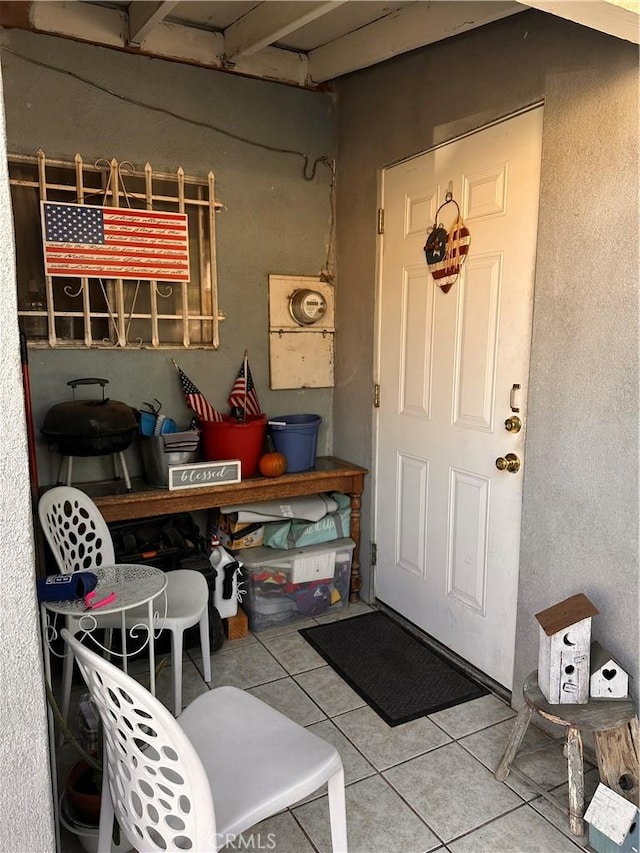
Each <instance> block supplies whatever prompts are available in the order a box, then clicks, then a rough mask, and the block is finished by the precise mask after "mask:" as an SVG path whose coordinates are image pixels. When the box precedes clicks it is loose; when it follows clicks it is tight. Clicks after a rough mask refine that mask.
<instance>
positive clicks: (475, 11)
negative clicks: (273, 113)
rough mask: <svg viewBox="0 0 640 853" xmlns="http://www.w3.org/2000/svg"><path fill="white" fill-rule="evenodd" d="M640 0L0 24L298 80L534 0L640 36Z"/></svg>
mask: <svg viewBox="0 0 640 853" xmlns="http://www.w3.org/2000/svg"><path fill="white" fill-rule="evenodd" d="M639 5H640V3H639V0H585V2H582V0H530V2H528V3H527V4H524V3H519V2H515V0H388V2H379V0H267V2H255V0H196V2H193V0H164V1H163V2H151V0H134V2H130V0H113V2H79V0H71V2H58V0H44V2H40V1H38V2H2V3H0V24H2V26H4V27H20V28H23V29H29V30H33V31H36V32H42V33H49V34H52V35H58V36H63V37H67V38H72V39H76V40H79V41H85V42H90V43H92V44H96V45H102V46H107V47H113V48H116V49H120V50H127V51H130V52H136V53H141V54H144V55H150V56H156V57H162V58H165V59H172V60H176V61H181V62H188V63H192V64H197V65H202V66H205V67H210V68H219V69H222V70H226V71H230V72H236V73H240V74H245V75H249V76H254V77H262V78H266V79H271V80H277V81H280V82H283V83H289V84H294V85H298V86H306V87H311V88H313V87H316V86H318V85H319V84H323V83H325V82H326V81H330V80H332V79H335V78H336V77H340V76H342V75H343V74H348V73H349V72H351V71H356V70H358V69H360V68H366V67H368V66H370V65H374V64H376V63H379V62H383V61H384V60H386V59H389V58H391V57H393V56H396V55H398V54H400V53H404V52H406V51H409V50H414V49H415V48H418V47H422V46H424V45H427V44H432V43H433V42H436V41H440V40H442V39H445V38H449V37H450V36H453V35H457V34H459V33H462V32H465V31H467V30H471V29H475V28H476V27H481V26H484V25H485V24H488V23H491V22H492V21H496V20H498V19H500V18H504V17H507V16H509V15H514V14H517V13H519V12H522V11H523V10H525V9H527V8H529V7H534V8H537V9H540V10H542V11H545V12H548V13H550V14H554V15H559V16H561V17H564V18H568V19H569V20H573V21H576V22H577V23H580V24H583V25H585V26H590V27H593V28H595V29H599V30H601V31H603V32H607V33H609V34H610V35H614V36H617V37H618V38H622V39H626V40H628V41H633V42H635V43H636V44H637V43H639V42H640V38H639V37H638V36H639V27H638V8H639Z"/></svg>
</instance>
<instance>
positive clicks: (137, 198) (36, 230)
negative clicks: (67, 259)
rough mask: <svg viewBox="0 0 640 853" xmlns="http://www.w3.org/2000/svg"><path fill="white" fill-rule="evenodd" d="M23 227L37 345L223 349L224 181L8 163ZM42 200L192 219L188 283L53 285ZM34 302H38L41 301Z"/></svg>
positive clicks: (20, 241) (22, 301)
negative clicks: (219, 187) (219, 196)
mask: <svg viewBox="0 0 640 853" xmlns="http://www.w3.org/2000/svg"><path fill="white" fill-rule="evenodd" d="M9 170H10V184H11V187H12V196H13V203H14V218H15V223H16V245H17V274H18V302H19V310H18V315H19V317H20V318H21V323H22V325H23V328H24V329H25V333H26V336H27V339H28V340H29V342H30V343H31V344H33V345H36V346H37V345H40V346H50V347H102V348H105V347H112V348H114V347H119V348H140V347H146V348H151V349H163V348H165V349H166V348H176V347H180V348H182V347H186V348H188V347H200V348H202V347H207V348H214V349H216V348H217V347H218V345H219V336H218V322H219V320H220V319H223V315H222V314H221V313H220V312H219V309H218V293H217V262H216V222H215V215H216V211H217V210H220V209H221V208H222V207H223V205H222V203H221V202H218V201H216V200H215V177H214V174H213V172H209V173H208V175H207V178H206V180H201V179H198V178H195V177H189V176H187V175H185V173H184V170H183V169H182V168H181V167H180V168H179V169H177V170H176V172H175V174H169V173H164V172H154V171H153V169H152V168H151V166H150V165H149V163H147V164H146V165H145V167H144V169H143V170H142V171H139V170H136V169H135V168H134V167H133V165H132V164H131V163H129V162H127V161H121V162H118V161H116V160H115V159H112V160H110V161H107V160H98V161H97V162H96V163H94V164H87V163H84V162H83V160H82V157H81V156H80V154H76V156H75V158H74V161H73V162H68V161H63V160H50V159H47V158H46V156H45V154H44V152H43V151H41V150H39V151H38V153H37V156H36V157H32V156H25V155H14V154H11V155H9ZM40 201H66V202H69V201H71V202H74V203H76V204H87V205H101V206H102V205H106V206H110V207H125V206H126V207H132V208H140V209H145V210H163V211H178V212H180V213H186V214H187V217H188V224H189V255H190V268H191V278H190V281H189V282H184V283H178V284H167V283H165V282H158V281H153V280H151V281H147V280H144V279H141V280H138V281H127V280H123V279H118V278H115V279H102V278H81V279H71V278H66V279H65V278H64V277H61V276H60V277H58V276H55V277H53V276H46V275H45V273H44V264H43V263H42V264H39V263H38V260H39V259H40V260H41V259H42V239H41V233H40V225H39V223H40V214H39V202H40ZM34 294H35V295H34Z"/></svg>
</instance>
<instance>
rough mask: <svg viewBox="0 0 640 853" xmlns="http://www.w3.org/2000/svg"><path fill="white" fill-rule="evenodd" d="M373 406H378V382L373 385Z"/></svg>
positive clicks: (377, 407)
mask: <svg viewBox="0 0 640 853" xmlns="http://www.w3.org/2000/svg"><path fill="white" fill-rule="evenodd" d="M373 408H374V409H379V408H380V386H379V385H378V384H376V385H374V386H373Z"/></svg>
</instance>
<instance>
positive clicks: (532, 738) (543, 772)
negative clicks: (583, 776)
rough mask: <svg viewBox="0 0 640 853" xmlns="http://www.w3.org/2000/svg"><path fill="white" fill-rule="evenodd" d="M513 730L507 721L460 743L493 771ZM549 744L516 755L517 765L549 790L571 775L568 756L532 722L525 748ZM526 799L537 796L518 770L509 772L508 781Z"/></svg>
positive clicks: (560, 745) (524, 743) (524, 741)
mask: <svg viewBox="0 0 640 853" xmlns="http://www.w3.org/2000/svg"><path fill="white" fill-rule="evenodd" d="M512 729H513V722H511V721H510V720H505V721H504V722H502V723H498V724H497V725H495V726H491V727H490V728H488V729H484V730H483V731H481V732H477V733H476V734H473V735H469V736H468V737H465V738H462V739H461V740H460V741H459V743H460V746H462V747H463V748H464V749H465V750H467V751H468V752H470V753H471V754H472V755H474V756H475V757H476V758H477V759H478V760H479V761H481V762H482V763H483V764H484V765H485V767H487V768H488V769H489V770H491V771H492V772H493V771H494V770H495V769H496V767H497V766H498V762H499V761H500V758H501V757H502V753H503V752H504V748H505V746H506V744H507V741H508V740H509V735H510V734H511V730H512ZM545 745H547V746H548V748H547V749H541V750H537V751H536V752H532V753H531V754H529V755H518V756H516V761H515V763H516V765H517V766H518V767H520V768H521V770H522V771H523V772H524V773H526V774H527V776H530V777H531V778H532V779H533V780H534V781H535V782H537V783H538V784H539V785H542V786H543V787H544V788H546V789H547V790H551V788H555V787H556V786H558V785H561V784H562V783H563V782H564V781H565V780H566V778H567V759H566V758H565V757H564V756H563V754H562V744H555V745H554V744H553V739H552V738H551V737H550V736H549V735H547V734H545V733H544V732H542V731H540V729H538V728H536V727H535V726H534V725H529V727H528V728H527V732H526V734H525V737H524V740H523V742H522V747H521V748H522V749H523V750H528V749H533V748H535V747H541V746H545ZM505 784H507V785H508V786H509V787H510V788H512V789H513V790H514V791H516V792H517V793H518V794H519V795H520V796H521V797H522V798H523V799H524V800H531V799H533V798H534V797H535V796H537V794H536V792H535V791H534V790H532V789H531V788H530V786H529V785H527V784H526V782H524V781H523V780H522V779H520V778H519V777H518V776H517V775H516V774H515V773H509V775H508V776H507V779H506V783H505Z"/></svg>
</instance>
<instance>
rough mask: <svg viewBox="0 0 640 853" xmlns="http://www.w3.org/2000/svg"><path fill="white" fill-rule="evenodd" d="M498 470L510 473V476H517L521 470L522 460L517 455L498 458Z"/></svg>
mask: <svg viewBox="0 0 640 853" xmlns="http://www.w3.org/2000/svg"><path fill="white" fill-rule="evenodd" d="M496 468H497V469H498V471H508V472H509V473H510V474H516V473H517V472H518V471H519V470H520V460H519V459H518V457H517V456H516V454H515V453H507V455H506V456H498V458H497V459H496Z"/></svg>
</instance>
